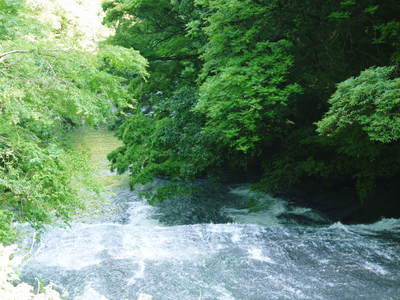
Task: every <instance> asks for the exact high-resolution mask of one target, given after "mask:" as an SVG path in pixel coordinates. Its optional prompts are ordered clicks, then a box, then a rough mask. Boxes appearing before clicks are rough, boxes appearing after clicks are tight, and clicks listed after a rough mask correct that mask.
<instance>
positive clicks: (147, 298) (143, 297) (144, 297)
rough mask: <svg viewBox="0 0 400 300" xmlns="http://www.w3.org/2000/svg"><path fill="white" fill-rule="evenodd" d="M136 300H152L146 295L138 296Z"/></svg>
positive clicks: (151, 297)
mask: <svg viewBox="0 0 400 300" xmlns="http://www.w3.org/2000/svg"><path fill="white" fill-rule="evenodd" d="M136 300H153V296H151V295H148V294H139V296H138V297H137V299H136Z"/></svg>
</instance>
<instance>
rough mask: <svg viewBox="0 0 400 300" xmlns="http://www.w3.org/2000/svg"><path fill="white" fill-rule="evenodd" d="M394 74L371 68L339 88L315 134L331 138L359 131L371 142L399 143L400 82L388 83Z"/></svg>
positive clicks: (330, 100)
mask: <svg viewBox="0 0 400 300" xmlns="http://www.w3.org/2000/svg"><path fill="white" fill-rule="evenodd" d="M393 73H394V68H391V67H381V68H370V69H368V70H365V71H363V72H361V74H360V75H359V76H358V77H356V78H354V77H352V78H349V79H347V80H346V81H344V82H342V83H340V84H338V87H337V90H336V92H335V93H334V94H333V95H332V97H331V98H330V99H329V104H330V108H329V111H328V112H327V113H326V115H325V117H324V118H323V119H322V120H321V121H319V122H318V123H317V125H318V132H320V133H322V134H325V135H328V136H331V135H335V134H338V133H340V132H343V131H346V130H352V129H359V130H362V131H363V132H365V133H366V134H367V135H368V137H369V139H370V140H371V141H377V142H381V143H390V142H394V141H397V140H399V139H400V116H399V113H400V111H399V109H400V78H394V79H391V75H392V74H393Z"/></svg>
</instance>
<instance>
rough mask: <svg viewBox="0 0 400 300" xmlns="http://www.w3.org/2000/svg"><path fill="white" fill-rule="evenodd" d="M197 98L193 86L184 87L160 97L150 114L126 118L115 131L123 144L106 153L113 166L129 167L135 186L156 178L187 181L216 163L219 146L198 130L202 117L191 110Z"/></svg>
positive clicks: (137, 114)
mask: <svg viewBox="0 0 400 300" xmlns="http://www.w3.org/2000/svg"><path fill="white" fill-rule="evenodd" d="M159 97H162V95H159ZM196 100H197V97H196V94H195V92H194V90H193V89H190V88H183V89H180V90H178V91H176V93H175V94H174V95H173V96H171V97H170V98H167V99H163V100H162V101H161V100H160V101H159V103H158V105H157V106H154V107H153V112H151V113H150V114H148V115H145V114H143V113H141V112H137V113H135V114H133V115H132V116H130V117H129V118H127V119H126V121H125V122H124V124H123V125H122V126H121V127H120V128H119V130H118V136H119V138H120V139H121V140H122V141H123V142H124V145H123V146H121V147H120V148H118V149H117V150H115V151H114V152H112V153H111V154H110V155H109V159H110V160H111V162H112V166H113V168H114V169H116V170H117V171H118V172H119V173H122V172H125V171H127V170H129V171H130V173H131V178H132V181H131V182H132V185H135V184H145V183H148V182H150V181H151V180H153V179H154V178H155V177H161V178H163V177H168V178H170V179H182V180H190V179H193V178H196V176H199V175H200V174H204V173H205V172H207V171H209V170H208V168H209V167H210V166H214V167H215V166H216V165H218V163H219V161H218V159H219V158H218V157H215V156H214V155H213V152H214V151H218V149H219V148H220V146H219V145H218V144H217V143H216V142H215V140H214V139H213V138H212V136H210V135H209V134H208V133H205V132H203V131H202V130H201V128H202V125H203V119H202V117H201V116H200V115H199V114H198V113H196V112H194V111H193V107H194V105H195V103H196Z"/></svg>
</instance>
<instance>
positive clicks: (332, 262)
mask: <svg viewBox="0 0 400 300" xmlns="http://www.w3.org/2000/svg"><path fill="white" fill-rule="evenodd" d="M79 140H80V141H81V143H86V144H87V145H88V146H89V147H90V152H91V154H92V158H93V162H95V164H96V166H97V171H96V174H97V176H98V178H99V180H100V182H102V184H103V185H104V186H105V188H106V192H105V193H103V195H102V197H103V200H102V201H103V202H102V205H101V207H98V208H93V211H94V213H92V215H91V216H85V217H77V218H76V220H75V221H73V222H72V224H71V228H50V229H49V230H48V231H47V232H46V233H45V234H44V235H43V238H42V239H41V242H39V243H38V244H37V245H36V246H35V248H34V251H33V253H32V257H31V259H30V260H29V261H28V262H27V263H26V264H25V265H24V266H23V270H22V273H23V274H24V278H25V279H28V280H34V278H35V277H39V278H41V279H43V280H46V281H52V282H53V283H54V284H55V285H56V287H57V288H59V289H60V290H61V291H62V292H63V294H64V296H65V297H66V298H67V299H74V300H78V299H79V300H105V299H109V300H124V299H129V300H133V299H136V297H137V295H138V294H140V293H146V294H150V295H152V296H153V299H154V300H158V299H160V300H167V299H171V300H176V299H179V300H186V299H187V300H191V299H210V300H211V299H221V300H222V299H224V300H228V299H238V300H246V299H249V300H257V299H260V300H262V299H340V300H342V299H373V300H376V299H400V220H396V219H384V220H382V221H380V222H378V223H375V224H372V225H353V226H345V225H342V224H340V223H335V224H326V220H325V219H324V218H323V217H322V216H320V215H318V214H317V213H316V212H314V211H311V210H310V209H306V208H301V207H295V206H293V205H291V204H290V203H287V202H286V201H284V200H280V199H274V198H271V197H268V196H267V195H260V194H254V193H252V192H250V191H249V190H248V189H247V188H246V187H245V186H238V187H235V188H231V189H230V190H228V191H227V192H226V196H227V198H232V197H233V198H235V199H239V200H240V199H244V201H247V200H249V199H253V198H257V199H256V201H258V202H259V203H261V204H262V205H261V206H260V207H261V208H260V209H258V210H257V211H255V212H251V211H249V210H247V209H243V208H240V207H239V208H238V207H237V206H236V207H235V206H232V205H231V206H230V203H232V202H229V201H227V205H226V206H225V207H224V208H223V209H222V213H224V214H225V215H226V216H228V217H229V218H230V220H231V222H229V223H224V224H212V223H200V224H191V225H165V223H163V222H162V220H163V213H162V211H160V208H157V207H152V206H149V205H148V204H147V203H146V200H145V199H143V198H142V197H141V196H140V195H139V194H138V193H137V192H132V191H130V190H129V188H128V186H127V180H126V177H125V176H116V175H115V174H113V173H111V172H110V171H108V164H107V161H106V157H105V156H106V154H107V153H108V152H109V151H110V150H112V149H113V148H115V147H116V146H117V145H118V141H116V139H115V138H114V137H113V136H112V134H111V133H109V132H106V131H87V132H84V133H83V134H82V135H81V136H80V138H79ZM210 197H211V198H212V196H210ZM211 200H212V199H211ZM174 203H175V202H174ZM174 203H171V204H170V205H171V207H169V211H175V212H176V215H175V218H177V219H179V218H180V217H181V215H182V214H181V213H180V210H179V207H178V206H176V207H175V206H174V205H176V204H174ZM166 205H167V204H166ZM186 210H187V209H186ZM164 217H165V216H164ZM164 219H165V218H164ZM185 220H186V219H185ZM200 220H201V218H200ZM175 223H177V224H178V223H180V224H182V222H175ZM183 223H184V222H183ZM192 223H193V222H192Z"/></svg>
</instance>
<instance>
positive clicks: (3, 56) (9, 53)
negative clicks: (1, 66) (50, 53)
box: [0, 50, 32, 62]
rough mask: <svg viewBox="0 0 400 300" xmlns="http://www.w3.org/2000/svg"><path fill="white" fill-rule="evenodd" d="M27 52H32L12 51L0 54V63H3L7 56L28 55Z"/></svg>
mask: <svg viewBox="0 0 400 300" xmlns="http://www.w3.org/2000/svg"><path fill="white" fill-rule="evenodd" d="M29 52H32V50H12V51H9V52H5V53H2V54H0V62H2V61H4V60H5V59H6V58H7V56H9V55H11V54H14V53H29Z"/></svg>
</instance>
